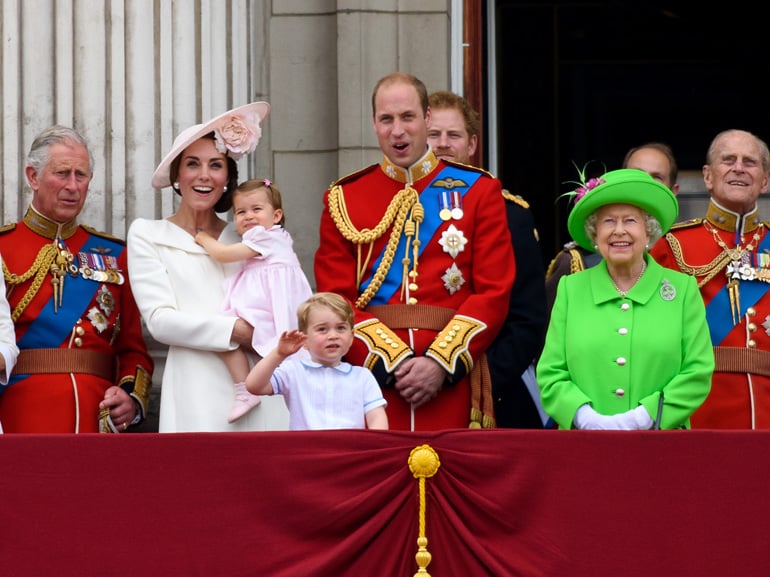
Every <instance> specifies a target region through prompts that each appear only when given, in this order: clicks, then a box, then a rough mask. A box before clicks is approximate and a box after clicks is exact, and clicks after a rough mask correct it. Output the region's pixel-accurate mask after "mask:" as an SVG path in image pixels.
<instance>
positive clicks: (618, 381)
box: [537, 255, 714, 429]
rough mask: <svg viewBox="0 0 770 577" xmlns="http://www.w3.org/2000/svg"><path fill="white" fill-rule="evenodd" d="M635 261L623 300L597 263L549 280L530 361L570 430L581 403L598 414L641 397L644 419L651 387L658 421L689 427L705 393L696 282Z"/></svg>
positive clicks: (546, 399) (705, 344)
mask: <svg viewBox="0 0 770 577" xmlns="http://www.w3.org/2000/svg"><path fill="white" fill-rule="evenodd" d="M645 259H646V261H647V270H646V271H645V273H644V274H643V275H642V278H641V279H639V281H638V282H637V283H636V285H635V286H634V287H633V288H632V289H631V290H630V291H629V292H628V294H627V296H626V298H621V296H620V295H619V294H618V292H617V290H616V289H615V287H614V285H613V283H612V279H611V278H610V275H609V272H608V270H607V263H606V262H605V261H601V262H600V263H599V264H597V265H596V266H593V267H591V268H589V269H586V270H584V271H581V272H578V273H575V274H571V275H567V276H564V277H562V279H561V280H560V281H559V285H558V289H557V293H556V300H555V302H554V305H553V310H552V312H551V321H550V324H549V326H548V333H547V335H546V340H545V347H544V349H543V353H542V355H541V356H540V361H539V362H538V364H537V381H538V386H539V387H540V390H541V395H542V404H543V408H544V409H545V411H546V412H547V413H548V414H549V415H550V416H551V417H553V419H554V421H556V422H557V423H558V424H559V428H562V429H570V428H572V427H573V419H574V418H575V413H576V411H577V409H578V407H580V406H581V405H583V404H584V403H590V404H591V406H592V407H593V408H594V409H595V410H596V411H597V412H599V413H601V414H604V415H615V414H618V413H623V412H625V411H628V410H630V409H634V408H636V407H638V406H639V405H640V404H642V405H644V408H645V409H646V410H647V412H648V413H649V414H650V417H651V418H652V419H653V421H654V420H656V417H657V412H658V400H659V399H660V395H661V392H663V396H664V404H663V408H662V413H661V423H660V428H661V429H674V428H678V427H680V426H683V425H684V426H686V427H689V418H690V415H691V414H692V413H693V412H694V411H695V409H697V408H698V407H699V406H700V405H701V403H703V401H704V400H705V399H706V397H707V396H708V393H709V389H710V387H711V374H712V372H713V371H714V351H713V348H712V345H711V338H710V336H709V329H708V325H707V324H706V310H705V307H704V305H703V299H702V298H701V295H700V292H699V291H698V286H697V283H696V280H695V278H693V277H691V276H689V275H686V274H683V273H681V272H678V271H673V270H671V269H667V268H663V267H662V266H661V265H659V264H658V263H657V262H655V260H653V259H652V258H650V257H649V255H645ZM671 287H673V289H674V290H675V294H674V296H673V298H671V295H672V291H671V290H670V289H671ZM664 297H667V298H668V300H667V298H664Z"/></svg>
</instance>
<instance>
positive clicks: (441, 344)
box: [438, 341, 446, 349]
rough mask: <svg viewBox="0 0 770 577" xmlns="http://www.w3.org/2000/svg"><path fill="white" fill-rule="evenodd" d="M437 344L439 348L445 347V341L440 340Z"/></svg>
mask: <svg viewBox="0 0 770 577" xmlns="http://www.w3.org/2000/svg"><path fill="white" fill-rule="evenodd" d="M438 346H439V348H441V349H445V348H446V343H445V342H443V341H442V342H440V343H439V344H438Z"/></svg>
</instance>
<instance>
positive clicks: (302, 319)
mask: <svg viewBox="0 0 770 577" xmlns="http://www.w3.org/2000/svg"><path fill="white" fill-rule="evenodd" d="M318 307H326V308H328V309H331V310H332V311H333V312H334V313H335V314H336V315H337V316H338V317H340V318H341V319H342V320H344V321H345V322H346V323H348V325H350V328H351V329H352V328H353V307H352V306H350V303H349V302H348V301H346V300H345V299H344V298H342V297H341V296H340V295H338V294H336V293H325V292H320V293H315V294H314V295H313V296H311V297H310V298H309V299H307V300H306V301H305V302H303V303H302V304H301V305H299V308H298V309H297V328H298V329H299V330H301V331H302V332H303V333H304V332H307V319H308V317H309V316H310V311H311V310H312V309H313V308H318Z"/></svg>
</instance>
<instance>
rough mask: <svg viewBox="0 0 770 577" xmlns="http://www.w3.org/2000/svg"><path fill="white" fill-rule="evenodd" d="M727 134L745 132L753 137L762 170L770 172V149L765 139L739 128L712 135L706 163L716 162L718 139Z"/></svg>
mask: <svg viewBox="0 0 770 577" xmlns="http://www.w3.org/2000/svg"><path fill="white" fill-rule="evenodd" d="M728 134H746V135H748V136H751V137H752V138H754V139H755V140H756V141H757V145H759V156H760V158H759V160H760V162H762V170H764V171H765V172H770V150H768V148H767V144H766V143H765V141H764V140H762V139H761V138H759V137H758V136H757V135H756V134H753V133H751V132H749V131H748V130H739V129H737V128H730V129H728V130H723V131H722V132H720V133H719V134H717V135H716V136H715V137H714V139H713V140H712V141H711V144H710V145H709V149H708V152H707V153H706V164H710V165H713V164H716V163H717V160H718V159H717V147H718V146H719V141H720V140H721V139H722V137H723V136H727V135H728Z"/></svg>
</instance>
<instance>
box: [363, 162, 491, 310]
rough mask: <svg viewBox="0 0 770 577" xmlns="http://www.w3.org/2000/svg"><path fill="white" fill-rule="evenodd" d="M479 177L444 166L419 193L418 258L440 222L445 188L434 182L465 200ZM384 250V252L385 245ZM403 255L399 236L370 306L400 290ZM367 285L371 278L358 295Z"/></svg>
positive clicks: (402, 242) (381, 256)
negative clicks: (421, 215)
mask: <svg viewBox="0 0 770 577" xmlns="http://www.w3.org/2000/svg"><path fill="white" fill-rule="evenodd" d="M480 177H481V173H480V172H477V171H475V170H468V169H465V168H460V167H458V166H451V165H447V166H445V167H444V169H443V170H442V171H441V172H439V173H438V174H437V175H436V178H434V179H433V181H431V183H430V184H429V185H428V186H426V187H425V189H423V191H422V192H421V193H420V202H421V203H422V205H423V207H424V208H425V217H424V219H423V221H422V222H421V223H420V232H419V235H418V238H419V239H420V248H419V251H418V254H422V251H423V250H425V247H426V246H428V243H429V242H430V240H431V239H432V238H433V236H434V235H435V234H436V231H437V230H438V229H439V227H440V226H441V225H442V224H443V222H444V221H442V220H441V217H440V216H439V211H440V210H441V208H442V206H441V194H442V192H444V193H446V191H447V186H442V185H437V184H436V183H437V182H438V181H442V183H447V182H451V183H452V187H451V190H452V192H455V191H456V192H459V194H460V198H462V197H463V196H465V193H466V192H468V190H469V189H470V188H471V187H472V186H473V185H474V184H476V181H477V180H478V179H479V178H480ZM385 248H387V245H386V247H385ZM385 248H383V251H382V253H380V255H379V257H377V260H376V261H375V262H374V265H373V267H372V271H376V270H377V268H378V267H379V266H380V263H381V262H382V258H383V256H384V254H385ZM405 251H406V236H405V235H403V234H402V235H401V238H400V239H399V242H398V247H397V248H396V254H395V256H394V259H393V264H392V265H391V267H390V270H389V271H388V274H387V276H386V277H385V280H384V281H383V283H382V286H381V287H380V289H379V290H378V291H377V294H375V295H374V297H372V300H371V302H370V303H369V304H370V305H384V304H388V302H390V299H391V298H392V297H393V295H394V294H396V292H398V291H399V290H400V288H401V284H402V280H403V278H404V277H403V274H404V266H403V264H401V259H402V258H403V257H404V253H405ZM410 257H411V255H410ZM371 282H372V277H371V276H370V277H369V278H367V279H366V280H365V281H364V282H363V283H361V286H360V287H359V294H361V293H363V292H364V291H365V290H366V287H367V286H369V283H371Z"/></svg>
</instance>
